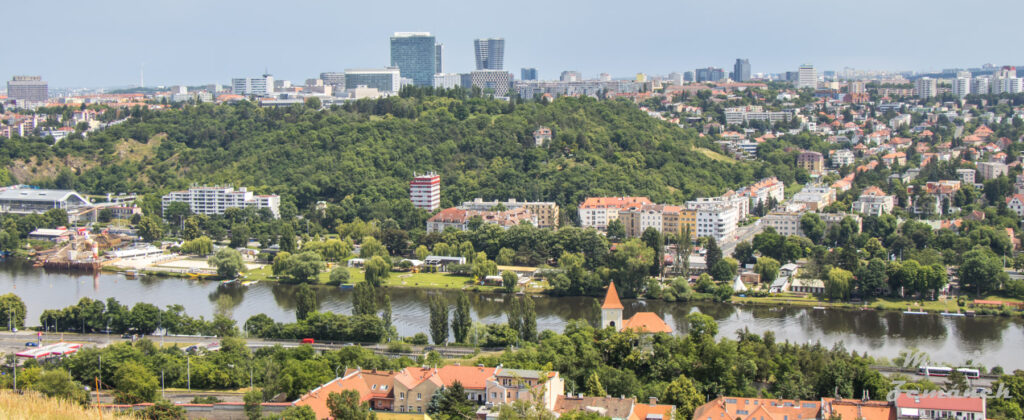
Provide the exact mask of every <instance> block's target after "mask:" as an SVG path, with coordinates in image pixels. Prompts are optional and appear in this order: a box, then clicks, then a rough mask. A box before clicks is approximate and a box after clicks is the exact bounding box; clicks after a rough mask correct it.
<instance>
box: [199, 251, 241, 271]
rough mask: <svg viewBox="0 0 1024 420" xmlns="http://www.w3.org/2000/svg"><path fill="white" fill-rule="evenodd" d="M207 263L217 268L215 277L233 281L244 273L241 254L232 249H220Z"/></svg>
mask: <svg viewBox="0 0 1024 420" xmlns="http://www.w3.org/2000/svg"><path fill="white" fill-rule="evenodd" d="M207 262H208V263H209V264H210V265H212V266H214V267H217V275H218V276H220V277H221V278H225V279H233V278H235V277H238V273H241V272H244V271H245V263H244V262H243V261H242V254H240V253H239V252H238V251H237V250H235V249H233V248H221V249H220V250H219V251H217V253H216V254H214V255H213V256H212V257H210V259H209V260H208V261H207Z"/></svg>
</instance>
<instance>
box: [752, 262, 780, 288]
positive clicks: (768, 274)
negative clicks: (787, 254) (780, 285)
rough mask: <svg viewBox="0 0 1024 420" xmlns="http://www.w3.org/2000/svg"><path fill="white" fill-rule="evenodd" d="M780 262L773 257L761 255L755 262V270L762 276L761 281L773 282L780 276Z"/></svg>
mask: <svg viewBox="0 0 1024 420" xmlns="http://www.w3.org/2000/svg"><path fill="white" fill-rule="evenodd" d="M779 267H781V266H780V265H779V262H778V261H776V260H775V258H772V257H761V258H758V259H757V262H756V263H754V272H756V273H757V274H758V275H759V276H761V282H762V283H767V284H772V283H773V282H775V279H776V278H778V276H779Z"/></svg>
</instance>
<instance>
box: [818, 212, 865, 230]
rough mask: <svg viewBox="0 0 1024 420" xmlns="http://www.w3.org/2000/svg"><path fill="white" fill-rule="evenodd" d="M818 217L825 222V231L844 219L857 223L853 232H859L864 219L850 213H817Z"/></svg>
mask: <svg viewBox="0 0 1024 420" xmlns="http://www.w3.org/2000/svg"><path fill="white" fill-rule="evenodd" d="M818 218H819V219H821V221H822V222H825V232H828V231H829V229H832V226H833V225H838V224H840V223H842V222H843V220H846V219H850V220H853V222H854V223H856V224H857V231H856V232H855V233H860V232H861V229H863V225H864V219H862V218H861V217H860V215H857V214H852V213H845V212H839V213H818Z"/></svg>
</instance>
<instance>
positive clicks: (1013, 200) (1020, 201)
mask: <svg viewBox="0 0 1024 420" xmlns="http://www.w3.org/2000/svg"><path fill="white" fill-rule="evenodd" d="M1006 208H1008V209H1010V211H1012V212H1014V213H1017V216H1020V217H1024V194H1014V195H1011V196H1009V197H1006Z"/></svg>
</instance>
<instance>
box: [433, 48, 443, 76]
mask: <svg viewBox="0 0 1024 420" xmlns="http://www.w3.org/2000/svg"><path fill="white" fill-rule="evenodd" d="M443 55H444V44H437V45H435V46H434V61H436V63H435V64H434V73H443V72H444V66H443V65H442V64H441V63H442V62H441V57H442V56H443Z"/></svg>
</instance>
